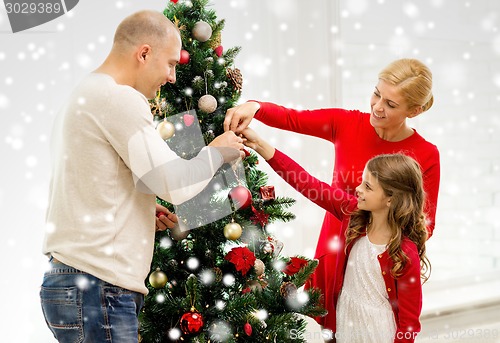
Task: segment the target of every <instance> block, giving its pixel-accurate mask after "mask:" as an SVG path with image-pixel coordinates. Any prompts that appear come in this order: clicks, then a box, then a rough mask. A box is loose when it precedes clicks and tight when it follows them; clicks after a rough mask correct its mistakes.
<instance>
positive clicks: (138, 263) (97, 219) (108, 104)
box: [43, 73, 223, 294]
mask: <svg viewBox="0 0 500 343" xmlns="http://www.w3.org/2000/svg"><path fill="white" fill-rule="evenodd" d="M51 155H52V178H51V182H50V195H49V206H48V210H47V217H46V220H47V228H46V234H45V239H44V243H43V252H44V253H45V254H47V255H52V256H54V257H55V258H56V259H58V260H60V261H61V262H63V263H65V264H67V265H69V266H72V267H74V268H76V269H78V270H81V271H83V272H86V273H89V274H91V275H94V276H95V277H97V278H99V279H102V280H104V281H106V282H109V283H111V284H113V285H116V286H120V287H123V288H126V289H129V290H132V291H136V292H140V293H144V294H146V293H147V288H146V287H145V283H144V280H145V278H146V277H147V274H148V272H149V270H150V264H151V260H152V255H153V246H154V236H155V202H156V195H158V196H159V197H161V198H163V199H165V200H166V201H168V202H171V203H173V204H180V203H182V202H184V201H186V200H188V199H190V198H191V197H193V196H195V195H196V194H197V193H199V192H200V191H201V190H202V189H203V188H204V187H205V186H206V185H207V184H208V182H209V181H210V180H211V178H212V176H213V175H214V174H215V172H216V171H217V169H218V168H219V167H220V166H221V165H222V164H223V158H222V155H221V154H220V153H219V151H218V150H217V149H216V148H211V147H205V148H203V149H202V151H201V152H200V153H199V154H198V155H197V156H196V157H195V158H193V159H191V160H184V159H182V158H179V157H178V156H177V155H176V154H175V153H174V152H173V151H172V150H170V149H169V148H168V145H167V144H165V142H164V141H163V140H162V139H161V137H160V135H159V134H158V133H157V132H156V130H155V127H154V123H153V118H152V115H151V111H150V108H149V104H148V101H147V99H146V98H145V97H144V95H142V94H141V93H139V92H138V91H137V90H135V89H134V88H132V87H129V86H125V85H118V84H117V83H116V82H115V81H114V79H113V78H112V77H110V76H108V75H105V74H98V73H93V74H90V75H89V76H88V77H86V78H85V79H84V80H83V81H82V82H81V83H80V85H79V86H78V87H77V88H76V89H75V90H74V92H73V93H72V95H71V96H70V98H69V100H68V102H67V104H66V105H65V107H64V108H63V109H62V110H61V112H60V113H59V114H58V116H57V118H56V120H55V124H54V129H53V135H52V141H51Z"/></svg>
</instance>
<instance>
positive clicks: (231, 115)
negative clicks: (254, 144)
mask: <svg viewBox="0 0 500 343" xmlns="http://www.w3.org/2000/svg"><path fill="white" fill-rule="evenodd" d="M259 109H260V104H259V103H258V102H255V101H248V102H245V103H244V104H241V105H238V106H236V107H233V108H230V109H228V110H227V112H226V118H225V119H224V131H228V130H231V131H234V132H235V133H237V134H238V133H242V132H243V130H245V129H246V128H247V127H248V124H250V122H251V121H252V119H253V117H254V115H255V113H257V111H258V110H259Z"/></svg>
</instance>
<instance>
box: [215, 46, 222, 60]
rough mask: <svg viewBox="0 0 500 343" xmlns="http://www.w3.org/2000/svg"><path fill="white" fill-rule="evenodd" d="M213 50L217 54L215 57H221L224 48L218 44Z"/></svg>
mask: <svg viewBox="0 0 500 343" xmlns="http://www.w3.org/2000/svg"><path fill="white" fill-rule="evenodd" d="M214 52H215V54H216V55H217V57H221V56H222V53H223V52H224V48H223V47H222V45H219V46H218V47H216V48H215V49H214Z"/></svg>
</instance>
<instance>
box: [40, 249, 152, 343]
mask: <svg viewBox="0 0 500 343" xmlns="http://www.w3.org/2000/svg"><path fill="white" fill-rule="evenodd" d="M50 263H51V268H50V270H48V271H47V272H46V273H45V275H44V278H43V283H42V287H41V290H40V299H41V303H42V310H43V315H44V316H45V321H46V322H47V325H48V327H49V328H50V330H51V331H52V333H53V334H54V337H55V338H56V339H57V340H58V341H59V342H60V343H77V342H78V343H101V342H103V343H104V342H114V343H137V342H138V338H137V334H138V326H139V322H138V319H137V316H138V315H139V311H140V310H141V308H142V305H143V304H144V296H143V295H142V294H140V293H137V292H133V291H129V290H126V289H124V288H121V287H117V286H113V285H111V284H109V283H107V282H104V281H102V280H100V279H98V278H96V277H94V276H92V275H90V274H87V273H84V272H82V271H79V270H77V269H75V268H72V267H70V266H67V265H65V264H63V263H60V262H58V261H54V260H53V259H52V258H51V261H50Z"/></svg>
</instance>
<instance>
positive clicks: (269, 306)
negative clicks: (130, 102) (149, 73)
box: [140, 0, 324, 343]
mask: <svg viewBox="0 0 500 343" xmlns="http://www.w3.org/2000/svg"><path fill="white" fill-rule="evenodd" d="M208 2H209V1H208V0H191V1H179V2H178V1H174V0H171V2H170V3H169V4H168V5H167V8H166V9H165V11H164V14H165V16H166V17H168V18H169V19H170V20H171V21H172V22H174V23H175V24H176V25H177V27H178V28H179V31H180V34H181V38H182V42H183V50H182V52H181V59H180V65H179V66H178V69H177V82H176V83H175V84H167V85H165V86H164V87H162V89H161V91H160V92H159V94H158V96H157V98H156V99H155V101H153V102H152V104H151V105H152V112H153V114H154V115H155V120H156V121H157V123H158V126H157V130H158V132H159V134H160V135H162V137H163V138H164V139H165V142H166V143H167V144H168V145H169V146H170V148H171V149H172V150H174V151H175V152H176V153H177V154H179V155H180V156H182V157H184V158H190V157H192V156H194V155H196V154H197V153H198V152H199V150H200V149H201V148H202V147H203V146H204V145H206V144H208V143H209V142H210V141H211V140H212V139H214V138H215V137H216V136H217V135H219V134H221V133H223V126H222V123H223V121H224V117H225V112H226V111H227V109H229V108H231V107H233V106H235V105H236V104H237V101H238V99H239V97H240V95H241V90H242V76H241V73H240V71H239V70H238V69H237V68H235V67H234V59H235V57H236V55H237V54H238V52H239V51H240V48H239V47H234V48H231V49H227V50H225V51H224V49H223V47H222V45H221V33H222V30H223V28H224V20H218V19H217V17H216V14H215V12H214V11H213V10H211V9H209V8H208V7H209V3H208ZM193 132H195V133H194V134H193ZM196 132H201V134H200V135H199V136H201V139H200V137H198V135H197V134H196ZM257 164H258V157H257V156H256V155H255V153H253V152H247V156H246V158H245V159H244V160H243V162H242V163H239V164H234V165H231V166H228V165H226V167H225V168H221V169H220V170H219V171H218V173H217V175H216V177H214V179H213V180H212V182H211V183H210V184H209V185H208V186H207V187H206V191H205V192H202V194H200V195H199V196H197V197H195V198H194V199H192V200H190V201H188V202H186V203H184V204H181V205H179V206H175V207H174V206H172V205H171V204H168V203H165V202H164V201H163V200H161V199H159V198H158V202H159V203H161V204H162V205H164V206H166V207H168V208H169V209H172V210H173V211H174V212H175V213H176V214H177V216H178V217H179V222H180V225H179V227H177V228H175V229H172V230H167V231H164V232H158V233H157V235H156V242H155V252H154V256H153V261H152V266H151V267H152V268H151V273H150V275H149V277H148V279H147V280H146V284H147V286H148V289H149V294H148V295H147V297H146V299H145V306H144V309H143V311H142V313H141V315H140V340H141V342H144V343H146V342H148V343H149V342H176V341H183V342H280V343H281V342H292V341H293V342H305V340H304V339H303V337H304V335H303V333H304V332H305V327H306V321H305V319H304V315H307V316H321V315H324V310H323V308H322V307H321V306H320V305H319V302H320V297H321V294H320V292H319V291H318V290H315V289H310V290H307V291H304V290H301V287H302V286H303V285H304V283H305V282H306V280H307V278H308V277H309V276H310V275H311V273H312V272H313V271H314V269H315V268H316V266H317V261H316V260H310V259H307V258H305V257H302V256H294V257H291V258H289V257H285V256H282V255H281V254H280V252H281V249H282V243H281V242H279V241H278V240H276V239H275V238H274V237H272V236H271V235H270V234H269V233H268V232H267V230H266V225H267V224H268V223H271V222H274V221H289V220H292V219H293V218H294V215H293V213H291V212H288V211H287V208H289V207H290V206H291V205H292V204H293V203H294V200H293V199H291V198H284V197H279V196H275V192H274V187H273V186H270V185H267V184H266V183H267V175H266V174H265V173H264V172H262V171H261V170H259V169H258V168H257ZM228 209H229V210H228Z"/></svg>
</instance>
